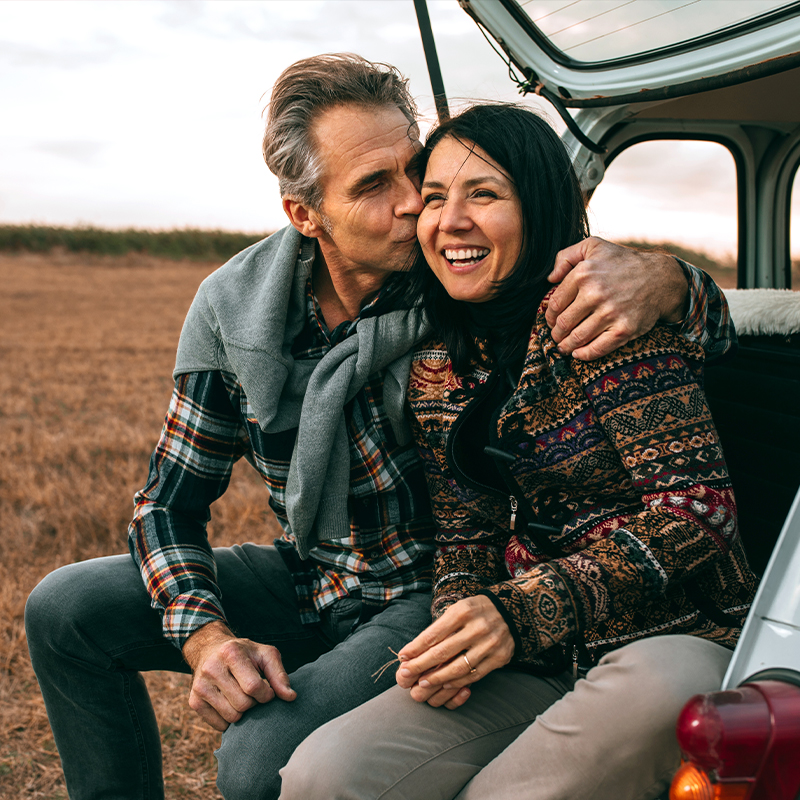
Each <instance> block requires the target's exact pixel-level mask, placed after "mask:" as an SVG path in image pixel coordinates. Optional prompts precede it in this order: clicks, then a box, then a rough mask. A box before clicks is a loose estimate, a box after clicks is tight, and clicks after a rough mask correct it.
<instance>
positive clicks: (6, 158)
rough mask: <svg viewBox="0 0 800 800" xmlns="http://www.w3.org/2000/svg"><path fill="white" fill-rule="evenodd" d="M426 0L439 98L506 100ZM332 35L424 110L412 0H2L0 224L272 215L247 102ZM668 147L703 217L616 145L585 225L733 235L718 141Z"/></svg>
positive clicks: (726, 242) (489, 58)
mask: <svg viewBox="0 0 800 800" xmlns="http://www.w3.org/2000/svg"><path fill="white" fill-rule="evenodd" d="M428 5H429V8H430V14H431V19H432V24H433V29H434V35H435V37H436V44H437V48H438V52H439V58H440V61H441V65H442V72H443V75H444V81H445V87H446V90H447V93H448V97H449V99H450V101H451V105H455V106H457V105H458V104H459V102H465V101H466V100H469V99H488V100H518V99H519V95H518V94H517V91H516V87H515V86H514V85H513V83H512V82H511V81H510V80H509V79H508V76H507V69H506V67H505V66H504V65H503V63H502V61H501V60H500V58H499V57H498V56H497V55H496V54H495V53H494V52H493V51H492V50H491V48H490V47H489V45H488V44H487V43H486V41H485V40H484V38H483V37H482V35H481V34H480V32H479V31H478V29H477V27H476V26H475V24H474V23H473V22H472V20H471V19H470V18H469V17H468V16H467V15H466V14H465V13H464V12H463V11H462V10H461V8H460V7H459V5H458V3H457V1H456V0H429V2H428ZM334 51H353V52H357V53H360V54H361V55H363V56H365V57H367V58H369V59H371V60H376V61H378V60H379V61H388V62H390V63H393V64H395V65H396V66H398V67H399V68H400V69H401V71H402V72H404V73H405V74H406V75H407V76H408V77H409V78H410V82H411V89H412V92H413V93H414V95H415V96H416V97H417V99H418V102H419V104H420V108H421V110H422V112H423V116H425V117H427V119H428V120H429V121H430V120H432V119H433V117H434V111H433V100H432V95H431V89H430V83H429V79H428V75H427V71H426V66H425V59H424V55H423V51H422V45H421V44H420V37H419V31H418V29H417V23H416V17H415V14H414V7H413V3H412V0H289V1H285V0H243V1H242V0H208V1H207V2H199V1H196V0H3V2H0V109H2V110H1V111H0V223H3V222H5V223H29V222H36V223H47V224H56V225H75V224H94V225H100V226H107V227H127V226H134V227H148V228H171V227H184V226H191V227H213V228H226V229H231V230H246V231H265V230H274V229H276V228H278V227H281V226H282V225H283V224H284V223H285V218H284V216H283V211H282V209H281V206H280V199H279V197H278V190H277V182H276V180H275V179H274V178H273V176H272V175H271V174H270V172H269V171H268V170H267V168H266V166H265V165H264V163H263V161H262V158H261V151H260V147H261V130H262V119H261V112H262V109H263V107H264V105H265V103H266V100H267V98H268V95H269V91H270V89H271V87H272V84H273V82H274V81H275V79H276V78H277V76H278V75H279V74H280V72H281V71H282V70H283V69H284V68H285V67H286V66H288V65H289V64H291V63H292V62H293V61H296V60H297V59H299V58H303V57H306V56H309V55H313V54H316V53H322V52H334ZM548 108H549V107H548ZM548 114H549V116H550V117H551V119H552V118H555V114H554V112H553V113H550V112H549V111H548ZM684 147H685V148H686V150H685V151H682V153H681V160H683V161H684V163H686V162H687V159H688V162H689V163H692V164H693V165H694V166H696V168H697V169H698V170H700V173H698V174H701V175H702V180H694V181H693V183H692V187H691V192H690V194H691V198H692V202H695V203H696V204H697V207H698V208H702V209H704V210H705V211H706V212H708V215H707V216H706V217H704V218H702V219H700V218H699V215H698V213H697V211H695V210H693V209H690V208H687V193H686V186H685V185H683V186H681V185H676V186H674V187H672V186H665V185H664V179H663V172H664V171H663V168H662V170H661V173H662V176H661V177H659V178H658V179H656V178H651V179H650V180H649V182H648V179H647V174H649V173H647V174H646V170H647V169H648V168H649V167H650V166H651V165H652V162H653V158H652V156H647V155H646V154H643V155H639V156H636V155H635V154H634V153H633V152H632V153H631V154H630V158H629V159H628V161H629V162H630V163H623V161H622V160H621V159H620V160H619V162H618V163H617V164H614V165H612V170H609V176H610V175H611V174H612V171H615V172H617V173H618V177H617V181H616V184H615V185H611V182H609V185H608V186H607V187H606V186H603V187H602V188H603V190H604V191H603V192H602V193H599V194H598V196H597V198H596V199H597V202H596V203H593V205H594V206H596V209H595V215H594V218H593V222H594V228H595V230H597V231H598V232H600V233H614V234H617V235H621V236H639V237H646V238H649V239H651V240H659V239H665V238H675V234H676V232H677V231H680V232H681V233H682V234H683V236H682V238H683V239H684V240H686V241H687V242H689V243H694V244H704V245H706V246H708V247H710V248H711V249H715V250H717V251H725V250H728V249H731V247H730V243H731V242H733V241H734V240H735V234H736V231H735V221H734V216H735V206H732V205H731V202H732V201H733V197H734V194H735V193H734V191H733V190H732V188H731V187H732V186H733V183H732V181H733V173H732V171H731V170H732V166H727V167H726V160H727V162H730V156H727V155H726V154H725V153H720V154H719V155H718V156H716V157H711V156H709V154H708V153H707V152H703V151H697V150H696V145H694V144H692V143H687V144H686V145H684ZM709 147H711V149H712V150H713V147H714V146H713V145H712V146H709ZM667 172H668V173H669V172H670V171H669V170H668V171H667ZM726 203H727V206H726Z"/></svg>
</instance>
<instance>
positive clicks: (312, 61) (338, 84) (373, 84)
mask: <svg viewBox="0 0 800 800" xmlns="http://www.w3.org/2000/svg"><path fill="white" fill-rule="evenodd" d="M348 104H352V105H358V106H364V107H375V108H377V107H385V106H396V107H397V108H399V109H400V110H401V111H402V112H403V114H405V116H406V117H407V118H408V121H409V126H413V125H416V116H417V107H416V104H415V103H414V99H413V98H412V97H411V94H410V93H409V91H408V79H407V78H404V77H403V76H402V75H401V74H400V72H399V71H398V70H397V69H396V68H395V67H393V66H391V65H390V64H381V63H373V62H372V61H367V60H366V59H365V58H362V57H361V56H357V55H355V54H354V53H328V54H326V55H320V56H313V57H312V58H304V59H303V60H302V61H298V62H296V63H295V64H292V66H290V67H288V68H287V69H285V70H284V71H283V72H282V73H281V75H280V77H279V78H278V80H277V82H276V83H275V86H274V87H273V89H272V97H271V98H270V103H269V106H268V111H267V125H266V130H265V132H264V146H263V147H264V160H265V161H266V162H267V166H268V167H269V168H270V170H271V171H272V172H273V173H275V175H277V177H278V180H279V182H280V190H281V197H288V198H290V199H292V200H297V201H298V202H300V203H303V205H306V206H308V207H310V208H313V209H314V210H317V211H318V210H319V209H320V207H321V205H322V187H321V185H320V179H321V177H322V161H321V159H320V157H319V154H318V153H317V150H316V144H315V142H314V137H313V136H312V134H311V128H312V126H313V125H314V122H315V121H316V120H317V119H319V116H320V114H322V112H324V111H327V110H328V109H331V108H335V107H337V106H341V105H348Z"/></svg>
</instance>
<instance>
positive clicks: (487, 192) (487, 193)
mask: <svg viewBox="0 0 800 800" xmlns="http://www.w3.org/2000/svg"><path fill="white" fill-rule="evenodd" d="M472 196H473V197H483V198H485V197H489V198H496V197H497V195H496V194H495V193H494V192H492V191H490V190H489V189H476V191H475V192H474V193H473V195H472Z"/></svg>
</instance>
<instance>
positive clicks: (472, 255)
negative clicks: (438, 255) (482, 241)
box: [444, 247, 489, 263]
mask: <svg viewBox="0 0 800 800" xmlns="http://www.w3.org/2000/svg"><path fill="white" fill-rule="evenodd" d="M488 255H489V250H487V249H486V248H485V247H482V248H479V249H475V248H473V249H469V250H445V251H444V257H445V258H446V259H447V260H448V261H466V262H470V263H474V262H477V261H480V260H481V259H482V258H485V257H486V256H488Z"/></svg>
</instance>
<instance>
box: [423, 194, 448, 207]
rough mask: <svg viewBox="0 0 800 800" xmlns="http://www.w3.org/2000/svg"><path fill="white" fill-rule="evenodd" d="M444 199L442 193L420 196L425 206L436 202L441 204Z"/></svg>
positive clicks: (433, 204)
mask: <svg viewBox="0 0 800 800" xmlns="http://www.w3.org/2000/svg"><path fill="white" fill-rule="evenodd" d="M444 200H445V198H444V195H442V194H426V195H424V196H423V198H422V202H423V203H424V204H425V205H426V206H435V205H436V204H437V203H438V204H441V203H443V202H444Z"/></svg>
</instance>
